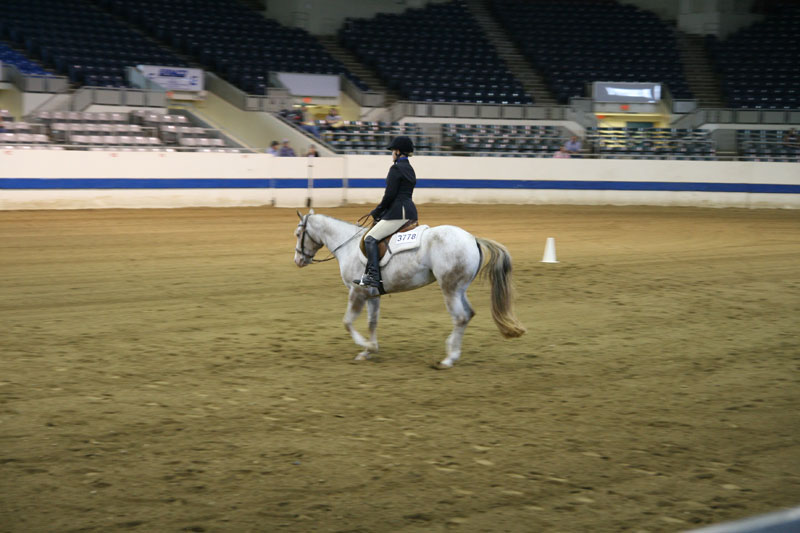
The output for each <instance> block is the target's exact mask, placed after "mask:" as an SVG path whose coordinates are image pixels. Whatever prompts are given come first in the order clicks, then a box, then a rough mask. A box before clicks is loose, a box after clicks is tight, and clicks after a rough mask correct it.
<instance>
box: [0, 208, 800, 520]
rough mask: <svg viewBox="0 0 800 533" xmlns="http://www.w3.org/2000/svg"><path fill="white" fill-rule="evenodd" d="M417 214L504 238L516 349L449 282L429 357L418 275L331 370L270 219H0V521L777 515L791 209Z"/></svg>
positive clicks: (338, 286) (480, 304)
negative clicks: (364, 347) (462, 320)
mask: <svg viewBox="0 0 800 533" xmlns="http://www.w3.org/2000/svg"><path fill="white" fill-rule="evenodd" d="M367 210H368V208H366V207H364V206H358V207H351V208H340V209H324V210H320V211H321V212H324V213H326V214H329V215H332V216H335V217H337V218H341V219H345V220H355V219H356V218H357V217H358V216H359V215H361V214H363V213H364V212H365V211H367ZM421 217H422V222H424V223H427V224H430V225H437V224H444V223H450V224H455V225H459V226H462V227H464V228H465V229H467V230H469V231H471V232H473V233H475V234H477V235H480V236H483V237H488V238H492V239H495V240H498V241H500V242H502V243H504V244H506V245H507V246H508V248H509V249H510V251H511V253H512V255H513V257H514V266H515V282H516V287H517V291H518V299H517V315H518V316H519V318H520V319H521V320H522V321H523V322H524V323H525V325H526V326H527V328H528V334H527V335H525V336H524V337H522V338H520V339H514V340H506V339H503V338H502V337H501V336H500V335H499V333H498V331H497V329H496V328H495V325H494V323H493V322H492V320H491V316H490V313H489V288H488V284H487V283H485V282H484V283H478V282H476V284H474V285H473V287H472V288H471V290H470V293H469V294H470V299H471V300H472V303H473V305H474V307H475V309H476V311H477V313H478V314H477V316H476V317H475V319H474V320H473V321H472V323H471V324H470V327H469V328H468V330H467V333H466V335H465V338H464V352H463V356H462V359H461V361H460V362H459V363H458V364H457V365H456V367H455V368H454V369H452V370H448V371H436V370H433V369H432V368H431V367H430V364H431V363H432V362H434V361H437V360H439V359H441V358H442V357H443V355H444V339H445V337H446V335H447V334H448V333H449V330H450V318H449V315H448V314H447V312H446V311H445V308H444V303H443V300H442V296H441V293H440V291H439V290H438V287H437V286H436V285H432V286H429V287H426V288H424V289H421V290H419V291H416V292H411V293H404V294H396V295H390V296H387V297H385V298H384V300H383V303H382V309H381V324H380V328H379V333H380V342H381V352H380V354H378V356H377V357H376V358H375V359H373V360H371V361H366V362H355V361H353V360H352V358H353V357H354V356H355V355H356V354H357V353H358V351H359V349H358V348H357V347H356V346H355V345H354V344H353V342H352V340H351V339H350V338H349V336H348V335H347V333H346V332H345V330H344V328H343V327H342V316H343V314H344V309H345V304H346V294H347V293H346V290H345V288H344V287H343V285H342V282H341V279H340V277H339V274H338V268H337V265H336V263H335V262H330V263H324V264H319V265H314V266H311V267H307V268H304V269H298V268H297V267H296V266H295V265H294V263H293V262H292V258H293V250H294V246H295V239H294V237H293V236H292V233H293V231H294V229H295V225H296V223H297V218H296V215H295V213H294V210H290V209H274V208H249V209H179V210H97V211H41V212H34V211H27V212H24V211H23V212H0V294H2V298H0V324H2V328H1V329H0V531H2V532H4V533H5V532H14V533H17V532H23V533H30V532H78V531H81V532H119V531H125V532H127V531H132V532H172V531H174V532H182V531H194V532H271V531H292V532H314V531H321V532H409V533H410V532H438V531H463V532H478V531H485V532H505V531H508V532H619V531H630V532H673V531H683V530H687V529H692V528H695V527H699V526H702V525H707V524H712V523H717V522H721V521H727V520H733V519H738V518H742V517H747V516H752V515H755V514H760V513H763V512H768V511H773V510H778V509H781V508H786V507H791V506H795V505H797V504H798V503H800V379H798V376H800V372H798V370H800V327H798V324H800V318H798V317H800V213H798V212H797V211H786V210H739V209H693V208H652V207H647V208H645V207H627V208H623V207H576V206H547V207H543V206H482V207H464V206H426V205H424V206H421ZM547 237H555V239H556V246H557V252H558V259H559V261H560V263H558V264H543V263H541V262H540V260H541V258H542V253H543V250H544V244H545V239H546V238H547ZM365 322H366V321H365V319H364V317H363V316H362V317H361V320H360V321H359V323H358V324H359V326H360V328H361V329H366V324H365Z"/></svg>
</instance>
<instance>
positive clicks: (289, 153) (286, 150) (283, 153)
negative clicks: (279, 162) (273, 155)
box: [278, 139, 296, 157]
mask: <svg viewBox="0 0 800 533" xmlns="http://www.w3.org/2000/svg"><path fill="white" fill-rule="evenodd" d="M278 155H279V156H280V157H294V156H295V155H296V154H295V153H294V149H293V148H292V147H291V146H289V139H284V140H283V146H281V149H280V150H278Z"/></svg>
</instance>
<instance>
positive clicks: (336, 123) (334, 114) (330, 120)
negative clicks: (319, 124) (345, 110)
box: [325, 107, 342, 130]
mask: <svg viewBox="0 0 800 533" xmlns="http://www.w3.org/2000/svg"><path fill="white" fill-rule="evenodd" d="M325 126H326V127H327V128H328V129H330V130H332V129H334V128H341V127H342V117H341V115H339V111H337V110H336V108H335V107H332V108H330V110H329V111H328V114H327V115H325Z"/></svg>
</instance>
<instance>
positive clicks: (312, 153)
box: [306, 144, 319, 157]
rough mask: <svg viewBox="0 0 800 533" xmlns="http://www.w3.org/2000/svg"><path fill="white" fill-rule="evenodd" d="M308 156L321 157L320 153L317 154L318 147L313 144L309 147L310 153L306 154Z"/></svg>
mask: <svg viewBox="0 0 800 533" xmlns="http://www.w3.org/2000/svg"><path fill="white" fill-rule="evenodd" d="M306 156H308V157H319V152H317V147H316V146H314V145H313V144H312V145H309V147H308V152H306Z"/></svg>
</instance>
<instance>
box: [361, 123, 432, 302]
mask: <svg viewBox="0 0 800 533" xmlns="http://www.w3.org/2000/svg"><path fill="white" fill-rule="evenodd" d="M387 149H389V150H391V151H392V161H393V164H392V166H391V167H389V174H388V175H387V176H386V190H385V191H384V193H383V199H382V200H381V203H379V204H378V206H377V207H376V208H375V209H373V210H372V211H370V213H369V214H370V215H372V218H373V219H375V222H376V224H375V225H374V226H372V229H371V230H369V232H367V235H366V237H364V249H365V252H366V256H367V267H366V269H365V270H364V275H363V276H361V279H356V280H353V283H355V284H356V285H360V286H361V287H375V288H377V289H378V290H379V291H382V287H383V285H382V284H381V269H380V258H379V257H378V243H379V242H380V241H381V240H383V239H385V238H386V237H388V236H390V235H392V234H393V233H394V232H396V231H397V230H399V229H400V228H402V227H403V226H404V225H405V224H406V223H407V222H408V221H409V220H416V219H417V207H416V206H415V205H414V201H413V200H412V198H411V196H412V194H413V193H414V186H415V185H416V184H417V175H416V174H415V173H414V169H413V168H411V164H410V163H409V162H408V158H409V157H410V156H411V154H412V153H413V152H414V142H413V141H412V140H411V138H410V137H404V136H400V137H396V138H395V139H394V140H393V141H392V143H391V144H390V145H389V146H388V147H387Z"/></svg>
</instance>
